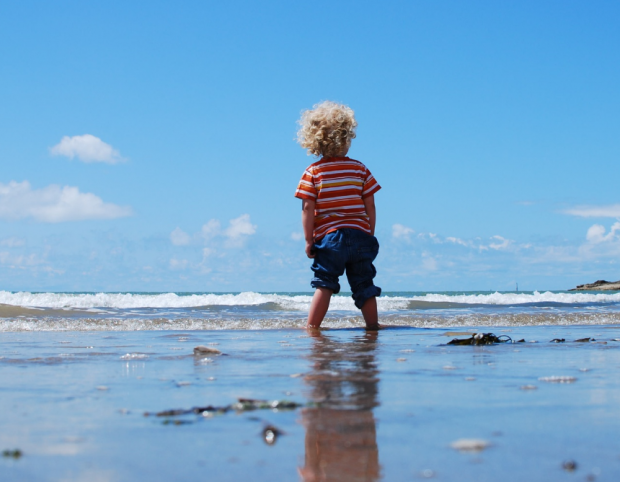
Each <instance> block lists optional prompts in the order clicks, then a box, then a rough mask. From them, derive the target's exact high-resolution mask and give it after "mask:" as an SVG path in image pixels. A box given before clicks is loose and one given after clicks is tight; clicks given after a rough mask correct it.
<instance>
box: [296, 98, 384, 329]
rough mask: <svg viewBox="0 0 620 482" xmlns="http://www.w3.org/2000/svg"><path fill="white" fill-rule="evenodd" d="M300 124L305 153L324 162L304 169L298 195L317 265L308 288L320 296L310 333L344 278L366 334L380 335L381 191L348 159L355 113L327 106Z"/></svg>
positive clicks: (315, 301)
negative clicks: (377, 202) (376, 261)
mask: <svg viewBox="0 0 620 482" xmlns="http://www.w3.org/2000/svg"><path fill="white" fill-rule="evenodd" d="M299 124H300V125H301V129H299V132H298V133H297V139H298V142H299V143H300V144H301V147H303V148H305V149H307V150H308V154H313V155H315V156H320V157H321V158H320V159H319V160H318V161H317V162H315V163H314V164H311V165H310V166H309V167H308V168H307V169H306V171H305V172H304V174H303V176H302V178H301V181H300V182H299V185H298V186H297V191H296V192H295V197H298V198H300V199H301V200H302V213H301V220H302V224H303V229H304V237H305V239H306V255H307V256H308V258H313V259H314V262H313V264H312V268H311V269H312V271H314V278H313V279H312V282H311V283H310V284H311V285H312V287H313V288H315V289H316V291H315V293H314V297H313V298H312V304H311V306H310V313H309V314H308V327H309V328H318V327H320V326H321V322H322V321H323V318H324V317H325V314H326V313H327V309H328V308H329V302H330V299H331V296H332V294H337V293H339V292H340V284H339V283H338V279H339V278H340V276H342V275H343V274H344V273H345V272H346V274H347V279H348V281H349V284H350V285H351V291H352V292H353V299H354V301H355V306H357V307H358V308H360V309H361V310H362V315H364V321H365V322H366V328H367V329H370V330H376V329H378V328H379V323H378V316H377V299H376V297H377V296H379V295H380V294H381V288H379V287H377V286H375V285H374V284H373V281H372V280H373V278H374V277H375V275H376V273H377V271H376V270H375V267H374V266H373V264H372V262H373V261H374V259H375V258H376V256H377V254H378V252H379V243H378V241H377V238H375V236H374V234H375V222H376V219H377V215H376V209H375V201H374V194H375V193H376V192H377V191H378V190H379V189H381V186H379V184H377V181H375V178H374V177H373V176H372V174H371V173H370V171H369V170H368V168H367V167H366V166H365V165H364V164H362V163H361V162H359V161H356V160H353V159H350V158H348V157H346V155H347V152H348V151H349V147H351V140H352V139H354V138H355V128H356V127H357V121H356V120H355V117H354V115H353V110H352V109H351V108H349V107H347V106H345V105H342V104H336V103H335V102H330V101H325V102H322V103H320V104H317V105H315V106H314V107H313V109H312V110H307V111H305V112H303V113H302V116H301V120H300V121H299Z"/></svg>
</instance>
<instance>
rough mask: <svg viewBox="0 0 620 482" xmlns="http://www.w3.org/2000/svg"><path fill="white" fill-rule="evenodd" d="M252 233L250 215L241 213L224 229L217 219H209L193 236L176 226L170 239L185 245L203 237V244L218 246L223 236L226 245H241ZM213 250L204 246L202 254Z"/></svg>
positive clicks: (176, 243) (254, 231)
mask: <svg viewBox="0 0 620 482" xmlns="http://www.w3.org/2000/svg"><path fill="white" fill-rule="evenodd" d="M254 233H256V225H255V224H252V223H251V221H250V215H249V214H242V215H241V216H239V217H238V218H234V219H231V220H230V221H229V222H228V227H227V228H226V229H224V230H222V225H221V223H220V221H219V220H218V219H211V220H209V221H208V222H207V223H205V224H203V226H202V228H201V229H200V232H198V233H196V234H194V235H193V236H192V235H190V234H188V233H186V232H185V231H183V230H182V229H181V228H176V229H175V230H174V231H172V232H171V233H170V241H171V242H172V244H174V245H175V246H185V245H188V244H191V243H192V240H196V239H200V238H203V240H204V243H205V244H208V245H215V246H218V245H220V244H221V242H222V238H224V240H225V245H226V246H227V247H241V246H243V244H244V243H245V241H246V239H247V238H248V236H251V235H252V234H254ZM214 252H215V251H213V250H211V249H210V248H205V254H204V255H205V256H209V255H211V254H213V253H214Z"/></svg>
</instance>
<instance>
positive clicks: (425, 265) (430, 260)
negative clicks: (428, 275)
mask: <svg viewBox="0 0 620 482" xmlns="http://www.w3.org/2000/svg"><path fill="white" fill-rule="evenodd" d="M422 269H423V270H425V271H437V260H436V259H435V258H434V257H433V256H431V255H430V254H429V253H422Z"/></svg>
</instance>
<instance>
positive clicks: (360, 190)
mask: <svg viewBox="0 0 620 482" xmlns="http://www.w3.org/2000/svg"><path fill="white" fill-rule="evenodd" d="M379 189H381V186H379V184H377V181H376V180H375V178H374V177H373V176H372V174H371V173H370V171H369V170H368V168H367V167H366V166H364V164H362V163H361V162H359V161H354V160H353V159H349V158H348V157H329V158H323V159H321V160H320V161H317V162H315V163H314V164H312V165H310V167H308V169H306V171H305V172H304V175H303V176H302V177H301V181H299V185H298V186H297V191H295V197H298V198H300V199H314V200H316V207H315V210H314V216H315V217H314V239H315V240H318V239H321V238H322V237H323V236H325V235H326V234H327V233H331V232H332V231H336V230H337V229H340V228H353V229H360V230H362V231H365V232H367V233H369V234H370V222H369V220H368V215H367V214H366V207H365V206H364V201H363V199H364V198H366V197H368V196H371V195H373V194H374V193H376V192H377V191H378V190H379Z"/></svg>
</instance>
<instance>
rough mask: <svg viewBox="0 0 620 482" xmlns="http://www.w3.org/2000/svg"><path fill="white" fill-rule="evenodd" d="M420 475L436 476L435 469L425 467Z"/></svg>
mask: <svg viewBox="0 0 620 482" xmlns="http://www.w3.org/2000/svg"><path fill="white" fill-rule="evenodd" d="M420 476H422V477H423V478H425V479H432V478H433V477H435V471H433V470H431V469H424V470H423V471H422V472H420Z"/></svg>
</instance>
